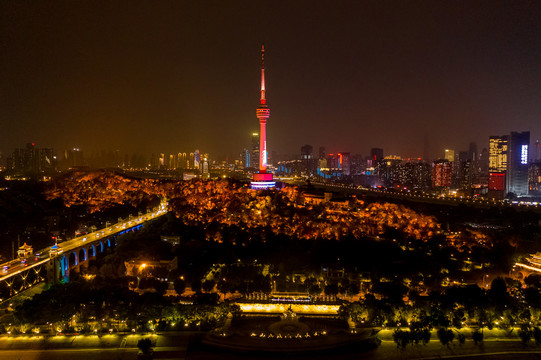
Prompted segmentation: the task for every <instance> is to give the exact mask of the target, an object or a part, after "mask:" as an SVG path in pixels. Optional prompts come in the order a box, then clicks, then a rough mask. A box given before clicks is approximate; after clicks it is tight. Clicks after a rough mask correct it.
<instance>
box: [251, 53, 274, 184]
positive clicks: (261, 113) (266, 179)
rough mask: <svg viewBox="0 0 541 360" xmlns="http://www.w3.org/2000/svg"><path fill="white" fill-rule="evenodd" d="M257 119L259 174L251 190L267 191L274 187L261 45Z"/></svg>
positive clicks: (263, 54)
mask: <svg viewBox="0 0 541 360" xmlns="http://www.w3.org/2000/svg"><path fill="white" fill-rule="evenodd" d="M256 116H257V118H258V119H259V172H257V173H255V174H254V181H252V189H268V188H272V187H274V186H275V182H274V181H273V178H272V173H267V130H266V129H267V120H268V119H269V116H270V109H269V107H268V106H267V100H266V99H265V46H264V45H261V98H260V100H259V106H258V108H257V110H256Z"/></svg>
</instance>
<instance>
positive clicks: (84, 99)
mask: <svg viewBox="0 0 541 360" xmlns="http://www.w3.org/2000/svg"><path fill="white" fill-rule="evenodd" d="M261 43H264V44H265V49H266V59H265V60H266V68H267V69H266V80H267V99H268V105H269V107H270V109H271V117H270V119H269V122H268V124H267V131H268V143H269V151H276V152H277V153H279V154H297V153H299V152H300V147H301V146H302V145H304V144H311V145H312V146H313V147H314V151H317V148H318V147H319V146H325V148H326V149H327V151H328V152H334V151H349V152H351V153H361V154H363V155H367V154H368V152H369V149H370V148H372V147H381V148H383V149H384V151H385V153H386V154H391V153H392V154H398V155H402V156H404V157H421V156H423V152H424V139H425V137H428V139H429V144H430V155H431V157H437V156H438V155H439V153H440V152H441V151H442V150H443V149H444V148H451V149H454V150H455V151H459V150H467V149H468V144H469V143H470V142H471V141H475V142H476V143H477V146H478V148H479V150H481V149H482V148H483V147H487V146H488V137H489V136H490V135H503V134H507V133H509V132H511V131H530V132H531V141H532V144H533V143H534V142H535V140H536V139H539V138H541V121H539V118H540V115H541V101H540V100H541V71H540V70H539V64H541V3H539V2H533V1H532V2H530V1H517V2H504V1H475V2H470V1H458V2H452V3H451V2H450V3H445V2H432V1H416V2H410V3H395V2H392V3H391V2H389V3H379V2H378V3H376V2H368V1H363V2H360V3H359V2H354V1H344V2H340V3H339V4H333V3H331V2H317V3H314V2H307V1H298V2H295V3H290V2H285V1H284V2H281V1H279V2H266V1H256V2H253V1H245V2H244V1H242V2H235V5H227V4H225V5H224V4H223V3H221V2H204V3H203V2H197V3H189V2H160V3H159V4H156V3H152V4H151V3H145V2H127V1H114V2H89V1H83V2H77V3H73V2H69V1H57V2H54V3H20V2H3V3H2V4H0V47H1V49H2V51H1V55H0V126H1V128H0V151H2V152H3V153H4V155H6V154H8V153H9V152H11V151H12V149H13V148H16V147H24V146H25V144H26V143H28V142H35V143H37V145H38V146H39V147H53V148H55V149H56V150H57V151H58V152H60V151H63V150H64V149H67V148H73V147H78V148H81V149H83V150H84V151H85V152H92V151H96V150H99V149H111V150H113V149H118V150H120V151H122V152H129V153H137V152H138V153H152V152H175V151H180V150H182V151H189V150H192V151H193V150H195V149H199V150H200V151H202V152H209V153H211V154H213V155H214V154H215V155H217V156H224V157H225V156H228V155H229V156H231V155H233V156H234V155H236V154H238V152H239V151H240V150H241V149H242V147H243V146H249V144H250V134H251V132H252V131H254V130H257V128H258V122H257V118H256V116H255V109H256V107H257V105H258V98H259V91H258V86H259V75H260V74H259V55H260V54H259V49H260V46H261ZM530 157H532V156H531V155H530Z"/></svg>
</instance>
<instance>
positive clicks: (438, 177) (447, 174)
mask: <svg viewBox="0 0 541 360" xmlns="http://www.w3.org/2000/svg"><path fill="white" fill-rule="evenodd" d="M450 186H451V163H450V162H449V160H446V159H441V160H436V161H434V162H432V187H434V188H442V187H447V188H448V187H450Z"/></svg>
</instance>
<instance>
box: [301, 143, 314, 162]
mask: <svg viewBox="0 0 541 360" xmlns="http://www.w3.org/2000/svg"><path fill="white" fill-rule="evenodd" d="M313 153H314V148H313V147H312V145H304V146H301V160H308V159H312V158H313Z"/></svg>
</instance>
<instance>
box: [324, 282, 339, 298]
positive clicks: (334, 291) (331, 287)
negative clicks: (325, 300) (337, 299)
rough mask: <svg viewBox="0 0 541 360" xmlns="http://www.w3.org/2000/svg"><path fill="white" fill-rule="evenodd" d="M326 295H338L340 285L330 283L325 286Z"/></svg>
mask: <svg viewBox="0 0 541 360" xmlns="http://www.w3.org/2000/svg"><path fill="white" fill-rule="evenodd" d="M325 295H329V296H336V295H338V284H336V283H330V284H327V285H325Z"/></svg>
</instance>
